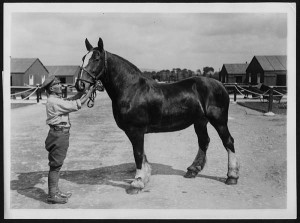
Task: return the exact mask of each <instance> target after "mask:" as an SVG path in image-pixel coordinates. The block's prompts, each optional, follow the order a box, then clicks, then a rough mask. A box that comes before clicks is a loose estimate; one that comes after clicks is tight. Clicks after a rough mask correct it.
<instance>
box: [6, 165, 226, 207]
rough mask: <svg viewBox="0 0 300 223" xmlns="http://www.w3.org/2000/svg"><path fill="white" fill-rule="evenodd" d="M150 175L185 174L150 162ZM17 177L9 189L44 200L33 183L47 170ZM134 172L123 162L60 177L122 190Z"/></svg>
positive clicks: (62, 173)
mask: <svg viewBox="0 0 300 223" xmlns="http://www.w3.org/2000/svg"><path fill="white" fill-rule="evenodd" d="M151 167H152V175H178V176H183V175H184V174H185V172H184V171H182V170H177V169H173V168H172V167H171V166H168V165H163V164H158V163H151ZM17 174H19V175H18V179H17V180H12V181H11V185H10V187H11V190H16V191H17V192H18V193H19V194H21V195H24V196H26V197H29V198H32V199H35V200H38V201H42V202H45V200H46V199H45V198H46V197H47V193H46V192H45V191H44V190H42V189H40V188H38V187H35V185H37V184H39V183H42V184H44V183H45V181H44V179H43V178H45V177H47V176H48V171H38V172H29V173H17ZM134 174H135V164H134V163H125V164H120V165H114V166H108V167H99V168H95V169H90V170H72V171H61V174H60V179H64V180H67V181H70V182H73V183H76V184H90V185H110V186H114V187H120V188H123V189H124V190H128V189H129V188H130V182H131V181H132V180H133V178H134ZM197 177H202V178H207V179H211V180H216V181H219V182H222V183H224V182H225V181H226V178H222V177H214V176H207V175H203V174H198V176H197ZM114 181H119V182H120V181H123V182H124V183H125V184H119V183H114Z"/></svg>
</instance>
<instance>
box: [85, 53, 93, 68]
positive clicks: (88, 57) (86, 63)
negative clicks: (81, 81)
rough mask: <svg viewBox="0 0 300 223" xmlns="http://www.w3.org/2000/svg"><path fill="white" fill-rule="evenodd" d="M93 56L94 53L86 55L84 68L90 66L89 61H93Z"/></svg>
mask: <svg viewBox="0 0 300 223" xmlns="http://www.w3.org/2000/svg"><path fill="white" fill-rule="evenodd" d="M92 55H93V51H90V52H88V54H86V55H85V57H84V61H83V65H82V66H83V67H86V66H87V65H88V64H89V60H90V59H91V57H92Z"/></svg>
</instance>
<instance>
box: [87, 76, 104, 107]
mask: <svg viewBox="0 0 300 223" xmlns="http://www.w3.org/2000/svg"><path fill="white" fill-rule="evenodd" d="M97 90H98V91H104V87H103V85H102V83H101V81H100V80H98V81H97V82H96V84H95V87H94V89H93V92H92V93H91V96H90V97H89V101H88V103H87V106H88V107H89V108H92V107H93V106H94V104H95V103H94V102H95V98H96V97H97Z"/></svg>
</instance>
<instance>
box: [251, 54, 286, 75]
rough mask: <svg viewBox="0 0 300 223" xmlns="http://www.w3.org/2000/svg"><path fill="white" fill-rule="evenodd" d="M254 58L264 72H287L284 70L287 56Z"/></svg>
mask: <svg viewBox="0 0 300 223" xmlns="http://www.w3.org/2000/svg"><path fill="white" fill-rule="evenodd" d="M254 57H255V58H256V59H257V61H258V63H259V64H260V65H261V67H262V69H263V70H265V71H274V70H278V71H279V70H287V69H286V60H287V56H284V55H277V56H276V55H275V56H254Z"/></svg>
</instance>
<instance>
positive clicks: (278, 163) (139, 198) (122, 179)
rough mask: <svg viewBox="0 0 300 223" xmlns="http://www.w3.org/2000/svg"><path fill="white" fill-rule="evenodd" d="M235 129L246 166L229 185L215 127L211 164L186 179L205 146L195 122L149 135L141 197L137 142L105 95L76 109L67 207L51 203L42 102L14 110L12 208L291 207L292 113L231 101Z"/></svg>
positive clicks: (64, 182)
mask: <svg viewBox="0 0 300 223" xmlns="http://www.w3.org/2000/svg"><path fill="white" fill-rule="evenodd" d="M229 116H230V117H229V129H230V131H231V134H232V136H233V137H234V139H235V147H236V152H237V156H238V158H239V162H240V165H241V169H240V179H239V182H238V184H237V185H234V186H228V185H225V184H224V181H225V179H226V174H227V152H226V150H225V149H224V147H223V145H222V142H221V140H220V138H219V136H218V135H217V132H216V131H215V129H214V128H213V127H212V126H211V125H209V126H208V133H209V135H210V139H211V142H210V146H209V149H208V153H207V164H206V166H205V168H204V170H203V171H202V172H201V173H199V174H198V176H197V177H196V178H195V179H186V178H184V177H183V175H184V173H185V171H186V168H187V167H188V166H189V165H190V164H191V163H192V161H193V159H194V158H195V155H196V153H197V151H198V147H197V138H196V134H195V132H194V129H193V126H191V127H189V128H187V129H185V130H182V131H178V132H171V133H159V134H148V135H146V137H145V152H146V154H147V157H148V160H149V162H150V163H151V165H152V177H151V180H150V182H149V184H148V185H147V186H146V188H145V189H144V190H143V191H142V192H140V193H139V194H136V195H130V194H127V193H126V189H128V188H129V183H130V182H131V180H132V179H133V177H134V174H135V164H134V158H133V153H132V148H131V144H130V142H129V140H128V139H127V137H126V135H125V133H124V132H123V131H122V130H120V129H119V128H118V127H117V125H116V123H115V121H114V119H113V116H112V111H111V101H110V99H109V98H108V96H107V94H106V93H98V95H97V98H96V103H95V106H94V107H93V108H87V107H86V106H85V107H84V108H83V109H82V110H80V111H79V112H76V113H72V114H70V119H71V122H72V128H71V137H70V148H69V151H68V155H67V159H66V160H65V164H64V166H63V168H62V174H61V179H60V188H61V189H62V190H64V191H71V192H72V193H73V196H72V197H71V198H70V199H69V202H68V203H67V204H65V205H58V204H57V205H51V204H47V203H46V196H47V192H48V191H47V190H48V189H47V173H48V165H47V163H48V160H47V151H46V150H45V148H44V141H45V138H46V136H47V133H48V126H46V124H45V119H46V113H45V105H44V104H43V103H40V104H35V105H28V106H26V107H21V108H16V109H11V179H10V189H11V190H10V199H11V200H10V208H12V209H284V208H286V205H287V194H286V190H287V189H286V188H287V187H286V186H287V185H286V184H287V183H286V178H287V172H286V170H287V159H286V157H287V154H286V152H287V146H286V143H287V141H286V137H287V136H286V116H284V115H276V116H272V117H266V116H263V114H262V113H260V112H256V111H253V110H250V109H247V108H245V107H241V106H239V105H237V104H231V105H230V112H229Z"/></svg>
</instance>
